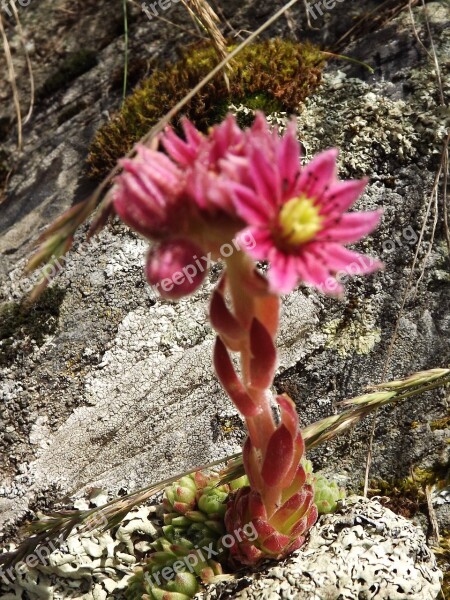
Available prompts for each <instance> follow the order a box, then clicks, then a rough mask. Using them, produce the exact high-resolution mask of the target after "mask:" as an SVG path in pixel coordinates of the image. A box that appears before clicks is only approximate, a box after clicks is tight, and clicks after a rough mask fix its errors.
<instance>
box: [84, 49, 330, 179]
mask: <svg viewBox="0 0 450 600" xmlns="http://www.w3.org/2000/svg"><path fill="white" fill-rule="evenodd" d="M230 49H232V46H230ZM324 62H325V61H324V58H323V55H322V53H321V52H320V50H319V49H318V48H316V47H314V46H312V45H311V44H309V43H306V44H298V43H295V42H291V41H286V40H281V39H274V40H267V41H264V42H260V43H257V44H253V45H251V46H249V47H247V48H245V49H244V50H242V52H240V53H239V55H238V56H237V57H236V58H235V59H234V61H233V72H232V73H231V74H230V78H229V79H230V90H228V88H227V86H226V84H225V81H224V78H223V76H222V75H221V74H219V75H217V76H216V77H215V79H214V80H213V81H211V82H210V83H209V84H208V85H206V86H205V87H204V88H203V90H202V91H201V92H200V93H198V94H197V95H196V96H195V98H193V100H192V101H191V102H190V103H189V104H188V105H187V106H186V108H185V110H184V114H185V115H186V116H187V117H189V118H190V119H191V120H192V121H193V122H194V123H195V124H196V126H197V127H198V128H199V129H200V130H202V131H206V130H207V128H208V127H209V126H211V125H212V124H214V123H217V122H220V121H221V120H222V118H223V117H224V115H225V114H226V112H227V107H228V105H229V104H230V103H233V104H240V103H245V102H246V101H247V102H249V104H250V108H258V109H262V110H265V111H266V112H272V111H273V110H276V111H280V110H283V111H287V112H295V111H296V110H297V109H298V107H299V105H300V103H301V102H303V101H304V100H305V98H306V97H307V96H308V95H309V94H311V93H312V92H313V91H314V90H315V89H316V88H317V86H318V85H319V83H320V81H321V74H322V68H323V65H324ZM216 64H217V56H216V54H215V50H214V48H213V47H212V46H211V44H205V43H202V44H194V45H192V46H190V47H189V48H188V49H186V50H185V52H184V53H183V55H182V57H181V59H180V60H179V61H178V62H176V63H174V64H169V65H165V66H164V67H162V68H160V69H156V70H155V71H154V72H153V74H152V75H151V77H149V78H148V79H145V80H144V81H143V82H142V83H141V86H140V87H139V88H138V89H137V90H136V91H135V92H134V93H133V94H132V95H131V96H129V97H128V98H127V100H126V101H125V103H124V105H123V107H122V109H121V111H120V112H119V113H117V114H116V115H115V116H114V117H113V118H112V120H111V121H110V122H109V123H106V124H105V125H103V126H102V127H101V128H100V129H99V131H98V132H97V134H96V136H95V138H94V140H93V142H92V144H91V148H90V154H89V157H88V165H89V170H90V173H91V175H92V176H95V177H99V176H102V175H104V174H105V172H107V171H109V170H110V169H111V168H113V167H114V165H115V163H116V161H117V159H118V158H120V157H121V156H123V155H124V154H126V153H127V152H128V151H129V150H130V149H131V148H132V146H133V144H134V143H136V142H137V141H138V140H139V139H140V138H141V137H142V136H143V135H145V133H147V132H148V130H149V129H150V128H151V127H152V125H154V124H155V123H157V122H158V120H159V119H160V118H161V117H162V116H163V115H164V114H165V113H166V112H167V110H168V108H169V107H170V106H173V105H174V104H176V103H177V102H178V101H179V100H181V99H182V98H183V97H184V96H185V95H186V93H187V92H189V91H190V90H191V89H192V88H193V87H194V86H195V85H196V84H197V83H198V82H199V81H200V80H201V79H203V78H204V77H205V76H206V75H207V74H208V73H209V72H210V71H211V69H212V68H213V67H214V66H215V65H216ZM175 125H176V124H175Z"/></svg>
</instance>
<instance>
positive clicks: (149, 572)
mask: <svg viewBox="0 0 450 600" xmlns="http://www.w3.org/2000/svg"><path fill="white" fill-rule="evenodd" d="M217 482H218V474H217V473H214V472H211V473H203V472H201V471H198V472H196V473H192V474H191V475H186V476H184V477H182V478H181V479H179V480H178V481H176V482H175V483H173V484H172V485H170V486H168V487H167V488H166V489H165V493H164V499H163V506H164V508H165V509H166V511H168V512H166V513H165V514H164V526H163V528H162V536H161V537H159V538H158V539H157V540H156V541H155V542H153V543H152V544H151V545H152V548H153V550H154V551H153V552H152V553H151V554H150V555H149V556H148V558H147V560H146V562H145V564H144V565H142V566H141V567H139V569H138V570H137V571H136V573H135V575H134V576H133V577H132V578H131V580H130V583H129V587H128V590H127V597H128V598H129V600H135V599H137V598H141V597H142V598H145V596H146V595H147V596H148V598H149V599H150V600H185V599H188V598H191V597H192V596H193V595H194V594H195V593H196V592H197V591H198V588H199V580H201V581H204V582H207V581H210V580H211V579H212V578H213V577H215V576H217V575H220V574H222V567H221V565H220V563H219V562H218V560H219V559H223V558H224V550H225V549H224V547H223V546H222V544H221V538H222V536H223V535H224V533H225V527H224V522H223V519H224V515H225V511H226V501H227V499H228V495H229V490H230V488H229V486H228V485H221V486H218V485H217Z"/></svg>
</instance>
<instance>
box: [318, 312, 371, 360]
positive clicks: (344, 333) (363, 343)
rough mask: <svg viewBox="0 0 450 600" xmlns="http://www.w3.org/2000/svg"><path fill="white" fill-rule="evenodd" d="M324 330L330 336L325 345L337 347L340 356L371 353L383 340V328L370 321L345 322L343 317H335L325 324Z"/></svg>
mask: <svg viewBox="0 0 450 600" xmlns="http://www.w3.org/2000/svg"><path fill="white" fill-rule="evenodd" d="M323 332H324V333H325V334H327V336H328V337H327V341H326V342H325V347H326V348H334V349H336V350H337V351H338V353H339V355H340V356H347V355H349V354H353V353H355V352H356V354H369V352H371V350H373V348H374V346H375V344H377V343H378V342H379V341H380V340H381V330H380V329H377V328H375V327H374V324H373V323H370V322H361V321H354V320H353V321H350V322H349V323H344V324H343V321H342V319H334V320H333V321H330V322H329V323H326V324H325V325H324V327H323Z"/></svg>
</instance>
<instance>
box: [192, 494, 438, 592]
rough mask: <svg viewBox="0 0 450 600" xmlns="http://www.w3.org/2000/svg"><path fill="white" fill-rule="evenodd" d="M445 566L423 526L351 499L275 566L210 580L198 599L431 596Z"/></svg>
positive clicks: (319, 523) (361, 499)
mask: <svg viewBox="0 0 450 600" xmlns="http://www.w3.org/2000/svg"><path fill="white" fill-rule="evenodd" d="M441 581H442V573H441V571H440V570H439V569H438V567H437V565H436V559H435V557H434V555H433V554H432V553H431V552H430V550H429V548H428V547H427V545H426V543H425V536H424V534H423V532H422V530H421V529H420V528H417V527H415V526H414V525H412V524H411V522H410V521H408V520H407V519H404V518H403V517H400V516H398V515H396V514H394V513H393V512H392V511H390V510H388V509H386V508H383V507H382V506H381V504H379V503H378V502H376V500H370V501H369V500H367V499H364V498H358V497H352V498H348V499H347V500H346V501H345V503H344V507H343V508H342V509H340V510H338V512H337V513H335V514H333V515H327V516H324V517H321V519H320V521H319V522H318V523H317V525H315V526H314V527H313V529H312V530H311V535H310V538H309V540H308V542H307V543H306V544H305V546H304V547H303V548H301V549H300V550H298V551H297V552H295V553H294V554H293V555H292V556H291V557H289V558H288V559H286V560H285V561H284V562H282V563H281V564H277V565H276V566H273V564H272V565H268V566H266V567H265V568H264V569H259V570H258V571H257V572H256V573H255V574H251V575H249V574H248V573H246V574H245V575H242V576H241V575H239V574H238V575H236V577H235V578H234V579H233V580H231V581H228V582H224V583H219V584H216V585H212V586H209V587H208V589H207V590H206V591H205V592H203V593H201V594H198V595H197V596H196V598H197V599H198V600H225V599H227V600H229V599H230V600H231V599H233V600H253V599H255V600H281V599H284V600H287V599H292V600H293V599H294V598H295V600H338V599H339V600H354V599H355V598H370V599H371V600H407V599H408V598H410V599H411V600H433V599H434V598H436V597H437V596H438V594H439V591H440V589H441Z"/></svg>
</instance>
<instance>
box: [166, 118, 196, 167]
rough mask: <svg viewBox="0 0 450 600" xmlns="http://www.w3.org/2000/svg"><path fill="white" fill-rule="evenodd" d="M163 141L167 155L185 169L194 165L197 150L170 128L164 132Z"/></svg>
mask: <svg viewBox="0 0 450 600" xmlns="http://www.w3.org/2000/svg"><path fill="white" fill-rule="evenodd" d="M161 141H162V144H163V146H164V148H165V149H166V151H167V153H168V154H169V155H170V156H171V157H172V158H173V159H174V160H176V161H177V162H178V163H179V164H180V165H183V166H185V167H186V166H189V165H190V164H192V162H193V161H194V159H195V157H196V155H197V149H196V148H195V147H194V146H191V145H189V144H187V143H186V142H185V141H183V140H182V139H181V138H180V137H179V136H178V135H177V134H176V133H175V132H174V131H173V129H172V128H170V127H167V128H166V130H165V131H164V135H163V136H162V138H161Z"/></svg>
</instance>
